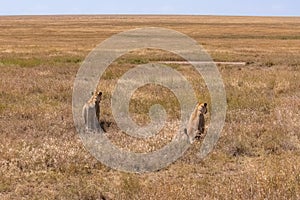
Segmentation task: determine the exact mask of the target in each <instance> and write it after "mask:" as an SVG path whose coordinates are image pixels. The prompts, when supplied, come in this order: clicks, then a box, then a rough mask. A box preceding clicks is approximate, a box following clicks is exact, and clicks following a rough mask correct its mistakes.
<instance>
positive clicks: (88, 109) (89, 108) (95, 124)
mask: <svg viewBox="0 0 300 200" xmlns="http://www.w3.org/2000/svg"><path fill="white" fill-rule="evenodd" d="M101 99H102V92H99V93H98V94H97V95H96V96H95V95H94V94H93V93H92V97H91V98H90V99H89V101H88V102H87V103H85V104H84V106H83V108H82V115H83V118H84V124H85V128H86V129H87V130H98V129H99V120H100V102H101Z"/></svg>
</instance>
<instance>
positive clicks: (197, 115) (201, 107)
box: [184, 103, 207, 144]
mask: <svg viewBox="0 0 300 200" xmlns="http://www.w3.org/2000/svg"><path fill="white" fill-rule="evenodd" d="M206 113H207V103H198V104H197V105H196V107H195V109H194V111H193V112H192V114H191V116H190V119H189V122H188V125H187V128H186V129H185V130H184V132H185V134H186V135H187V137H188V139H189V142H190V143H191V144H192V143H193V141H194V138H195V137H197V136H199V135H201V134H203V133H204V129H205V119H204V114H206Z"/></svg>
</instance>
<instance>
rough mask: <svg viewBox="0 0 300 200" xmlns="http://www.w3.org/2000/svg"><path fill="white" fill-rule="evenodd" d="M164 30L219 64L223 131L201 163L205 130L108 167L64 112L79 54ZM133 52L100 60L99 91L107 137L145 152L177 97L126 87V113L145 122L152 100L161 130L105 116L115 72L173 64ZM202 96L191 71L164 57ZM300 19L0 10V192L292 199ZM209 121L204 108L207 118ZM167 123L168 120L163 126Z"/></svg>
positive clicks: (299, 174) (299, 162)
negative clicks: (121, 167)
mask: <svg viewBox="0 0 300 200" xmlns="http://www.w3.org/2000/svg"><path fill="white" fill-rule="evenodd" d="M141 27H164V28H170V29H174V30H177V31H179V32H182V33H184V34H186V35H188V36H190V37H191V38H193V39H195V40H196V41H198V42H199V43H200V44H201V45H203V47H204V48H205V49H206V50H207V52H208V53H209V54H210V55H211V57H212V59H213V60H214V61H216V62H244V65H243V64H239V65H230V64H224V63H223V64H218V65H217V66H218V69H219V71H220V73H221V75H222V78H223V81H224V85H225V90H226V95H227V105H228V106H227V114H226V121H225V126H224V129H223V131H222V133H221V137H220V139H219V141H218V143H217V145H216V146H215V147H214V150H213V152H211V153H210V154H209V155H208V156H207V157H206V158H205V159H203V160H200V159H199V158H197V156H196V154H197V152H198V151H199V147H200V145H201V141H202V139H203V138H201V139H200V140H198V141H197V142H195V143H194V144H193V145H192V146H191V148H190V149H189V150H188V151H187V152H186V153H185V154H184V155H183V156H182V157H181V158H180V159H178V160H177V161H176V162H175V163H173V164H172V165H170V166H168V167H167V168H165V169H161V170H159V171H157V172H151V173H143V174H134V173H125V172H120V171H116V170H113V169H110V168H108V167H106V166H105V165H103V164H101V163H100V162H98V161H97V160H96V159H95V158H94V157H93V156H91V155H90V154H89V152H88V151H87V150H86V149H85V148H84V145H83V143H82V141H81V140H80V137H79V135H78V134H77V132H76V130H75V128H74V123H73V117H72V88H73V83H74V79H75V77H76V73H77V70H78V69H79V67H80V65H81V63H82V62H83V61H84V59H85V57H86V56H87V55H88V53H89V52H90V51H91V50H92V49H93V48H95V47H96V46H97V45H98V44H99V43H100V42H101V41H103V40H105V39H107V38H109V37H110V36H112V35H113V34H116V33H119V32H122V31H125V30H129V29H133V28H141ZM180 60H181V58H180V57H178V56H176V55H173V54H171V53H169V52H163V51H161V50H155V49H154V50H153V49H141V50H136V51H133V52H130V53H128V54H126V55H124V56H122V57H120V58H119V59H118V60H116V61H115V62H114V63H112V64H111V66H109V68H108V69H107V70H106V72H105V74H104V75H103V76H102V77H101V80H100V82H99V86H98V89H99V90H101V91H103V101H102V107H101V108H102V109H101V117H102V120H103V121H105V122H109V123H111V124H110V126H109V127H108V128H107V133H105V134H107V135H108V137H109V138H110V139H111V140H112V141H113V142H114V143H115V144H116V145H117V146H119V147H120V148H123V149H125V150H132V151H137V152H149V151H153V150H155V149H157V148H161V147H162V146H163V145H164V144H166V143H168V142H169V141H170V140H171V139H172V134H173V133H174V131H172V129H173V128H174V127H176V125H175V126H174V124H176V120H177V119H178V118H179V115H180V112H179V104H178V101H177V100H176V98H175V96H174V95H173V94H172V93H171V92H170V91H169V90H168V89H166V88H164V87H160V86H155V85H146V86H145V87H143V88H141V89H139V90H137V91H136V93H135V94H134V95H133V97H132V100H131V102H130V112H131V115H132V118H133V119H134V120H135V121H136V123H138V124H140V125H145V124H147V123H148V122H149V116H148V109H149V106H151V105H152V104H153V103H160V104H161V105H163V106H164V107H165V110H166V112H167V114H168V122H167V123H166V128H165V129H164V130H163V133H160V134H158V135H157V136H155V137H154V138H151V139H150V141H139V140H136V139H133V138H130V137H129V136H127V135H126V134H124V133H122V132H120V131H119V130H118V127H117V126H116V124H115V123H114V120H113V117H112V114H111V108H110V97H111V92H112V90H113V88H114V85H115V84H116V82H117V80H118V78H119V77H121V76H122V74H124V73H125V72H126V71H127V70H129V69H131V68H133V67H134V66H136V65H138V64H143V63H148V62H152V61H154V62H156V61H180ZM170 66H171V67H172V68H174V69H176V70H178V71H179V72H180V73H182V74H183V75H184V76H185V77H186V78H187V79H188V80H189V81H190V82H191V83H192V85H193V87H194V89H195V91H196V95H197V98H198V99H199V101H206V102H208V104H209V103H210V98H209V92H208V90H207V88H206V85H205V83H204V82H203V79H202V78H201V76H199V75H197V74H196V73H195V71H194V69H193V68H192V67H191V66H189V65H181V64H170ZM299 88H300V18H276V17H221V16H219V17H213V16H26V17H25V16H15V17H0V136H1V137H0V199H195V200H196V199H300V112H299V110H300V90H299ZM206 117H207V121H208V124H207V125H209V114H208V115H207V116H206ZM168 127H171V128H168Z"/></svg>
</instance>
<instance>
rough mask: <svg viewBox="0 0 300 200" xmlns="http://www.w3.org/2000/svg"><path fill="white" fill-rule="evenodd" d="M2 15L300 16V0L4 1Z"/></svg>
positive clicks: (1, 6)
mask: <svg viewBox="0 0 300 200" xmlns="http://www.w3.org/2000/svg"><path fill="white" fill-rule="evenodd" d="M0 2H1V3H0V15H51V14H192V15H251V16H300V0H105V1H101V0H85V1H84V0H73V1H72V0H41V1H38V0H0Z"/></svg>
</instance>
